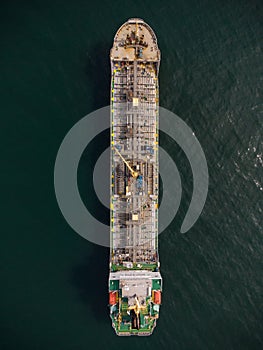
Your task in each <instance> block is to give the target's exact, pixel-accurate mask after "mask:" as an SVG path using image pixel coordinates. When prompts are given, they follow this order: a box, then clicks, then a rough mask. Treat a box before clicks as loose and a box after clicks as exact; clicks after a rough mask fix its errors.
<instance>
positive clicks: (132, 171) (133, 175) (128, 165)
mask: <svg viewBox="0 0 263 350" xmlns="http://www.w3.org/2000/svg"><path fill="white" fill-rule="evenodd" d="M113 148H114V150H115V151H116V153H117V154H118V155H119V156H120V158H121V160H122V161H123V163H125V164H126V165H127V168H128V169H129V170H130V172H131V174H132V177H134V178H137V177H138V175H139V174H138V173H137V172H136V171H134V170H133V169H132V167H131V166H130V164H129V163H128V162H127V161H126V160H125V159H124V158H123V156H122V155H121V154H120V152H119V151H118V150H117V148H116V147H113Z"/></svg>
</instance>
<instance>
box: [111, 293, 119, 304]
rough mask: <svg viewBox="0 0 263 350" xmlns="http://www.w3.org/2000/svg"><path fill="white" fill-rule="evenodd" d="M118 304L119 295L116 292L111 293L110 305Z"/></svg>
mask: <svg viewBox="0 0 263 350" xmlns="http://www.w3.org/2000/svg"><path fill="white" fill-rule="evenodd" d="M116 303H117V293H116V292H109V304H110V305H115V304H116Z"/></svg>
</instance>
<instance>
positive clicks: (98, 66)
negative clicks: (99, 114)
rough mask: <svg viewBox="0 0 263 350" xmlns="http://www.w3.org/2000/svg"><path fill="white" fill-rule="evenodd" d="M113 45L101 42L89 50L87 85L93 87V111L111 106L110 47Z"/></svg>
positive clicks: (86, 70) (86, 69)
mask: <svg viewBox="0 0 263 350" xmlns="http://www.w3.org/2000/svg"><path fill="white" fill-rule="evenodd" d="M110 44H111V43H107V42H101V43H97V44H95V45H93V46H92V47H91V48H89V50H88V53H87V62H86V68H85V73H86V75H87V84H89V85H91V87H92V91H93V96H92V98H93V99H92V109H93V110H96V109H98V108H101V107H104V106H107V105H109V103H110V82H111V68H110V49H111V46H110Z"/></svg>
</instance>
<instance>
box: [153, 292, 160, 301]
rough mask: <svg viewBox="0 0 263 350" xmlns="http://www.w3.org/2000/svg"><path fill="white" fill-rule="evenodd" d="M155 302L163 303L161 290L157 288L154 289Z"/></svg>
mask: <svg viewBox="0 0 263 350" xmlns="http://www.w3.org/2000/svg"><path fill="white" fill-rule="evenodd" d="M153 302H154V304H159V305H160V304H161V291H160V290H155V291H154V298H153Z"/></svg>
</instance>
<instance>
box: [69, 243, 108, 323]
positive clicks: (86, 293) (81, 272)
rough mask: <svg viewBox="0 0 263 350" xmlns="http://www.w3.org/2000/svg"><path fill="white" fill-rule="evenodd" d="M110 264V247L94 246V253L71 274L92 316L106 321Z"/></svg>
mask: <svg viewBox="0 0 263 350" xmlns="http://www.w3.org/2000/svg"><path fill="white" fill-rule="evenodd" d="M108 266H109V248H104V247H100V246H94V249H93V252H92V254H91V255H89V256H88V257H87V258H86V259H85V260H84V261H83V263H82V264H80V265H77V266H75V267H74V268H73V270H72V276H71V282H72V284H73V286H74V287H76V289H77V290H78V292H79V296H80V298H81V300H82V302H83V303H84V304H86V305H87V306H88V307H89V308H91V311H92V317H93V318H95V319H97V320H98V321H100V322H101V321H103V322H104V323H106V322H107V320H108V318H107V317H108V308H107V305H108V298H107V296H108V289H107V281H108V271H109V270H108ZM88 317H89V315H87V318H88Z"/></svg>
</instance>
